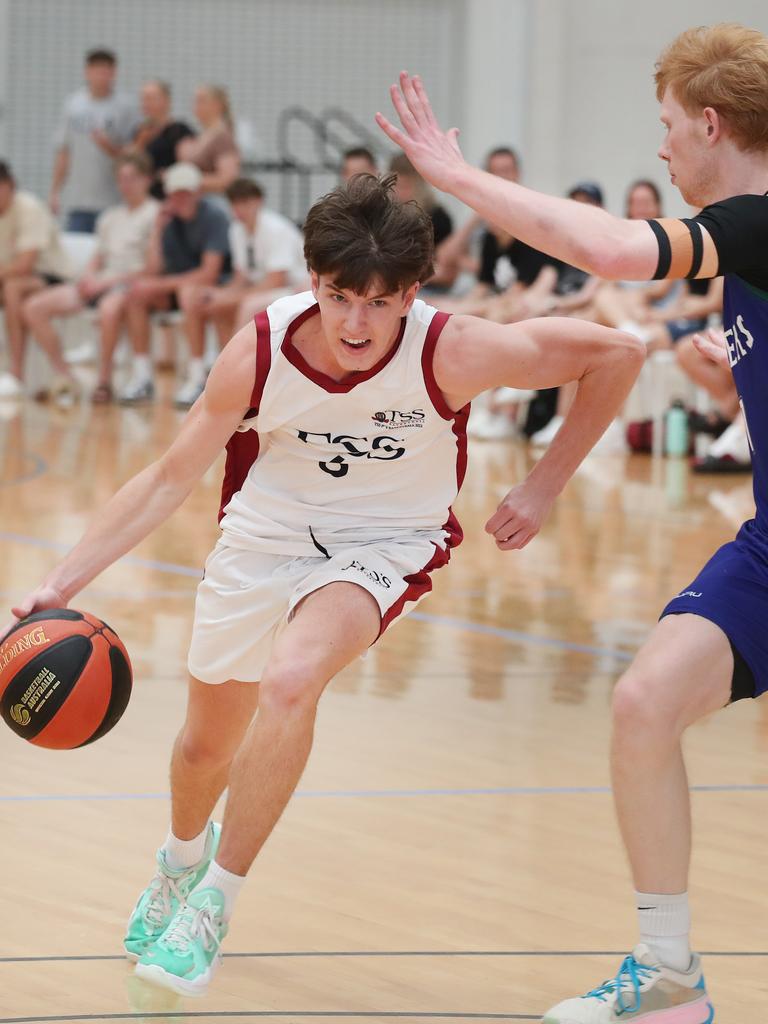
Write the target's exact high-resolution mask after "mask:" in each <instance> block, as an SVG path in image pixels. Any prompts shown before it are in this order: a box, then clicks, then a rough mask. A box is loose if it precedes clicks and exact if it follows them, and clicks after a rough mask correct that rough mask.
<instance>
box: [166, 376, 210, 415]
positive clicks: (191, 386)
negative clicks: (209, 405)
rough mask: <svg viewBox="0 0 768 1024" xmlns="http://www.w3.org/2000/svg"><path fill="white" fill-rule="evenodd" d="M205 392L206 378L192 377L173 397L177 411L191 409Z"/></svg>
mask: <svg viewBox="0 0 768 1024" xmlns="http://www.w3.org/2000/svg"><path fill="white" fill-rule="evenodd" d="M204 390H205V378H203V379H202V380H201V379H200V378H199V377H190V378H188V379H187V380H185V381H184V383H183V384H182V385H181V387H180V388H179V390H178V391H177V392H176V394H175V395H174V397H173V404H174V405H175V406H176V408H177V409H191V408H192V406H193V405H194V404H195V402H196V401H197V400H198V398H199V397H200V395H202V393H203V391H204Z"/></svg>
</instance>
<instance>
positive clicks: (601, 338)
mask: <svg viewBox="0 0 768 1024" xmlns="http://www.w3.org/2000/svg"><path fill="white" fill-rule="evenodd" d="M644 359H645V346H644V345H643V344H642V343H641V342H639V341H638V340H637V338H634V337H632V335H629V334H624V333H622V332H621V331H615V330H611V329H610V328H608V327H600V326H598V325H597V324H591V323H586V322H584V321H581V320H571V319H561V318H558V317H548V318H546V319H540V320H525V321H523V322H522V323H518V324H507V325H502V324H492V323H488V322H487V321H485V320H481V319H479V318H478V317H470V316H456V317H452V318H451V320H450V321H449V322H448V324H447V325H446V327H445V328H444V330H443V333H442V334H441V336H440V340H439V342H438V346H437V349H436V352H435V363H434V368H435V379H436V381H437V385H438V387H439V388H440V389H441V391H442V392H443V394H444V395H445V397H446V400H447V401H448V403H449V405H450V406H451V408H453V409H458V408H460V407H461V405H462V404H463V403H465V402H467V401H470V400H471V399H472V398H474V397H475V396H476V395H478V394H480V393H481V392H482V391H486V390H487V389H489V388H493V387H500V386H506V387H514V388H523V389H529V388H530V389H535V390H538V389H542V388H553V387H559V386H560V385H561V384H566V383H568V382H569V381H577V382H578V387H577V391H576V397H575V398H574V401H573V404H572V405H571V408H570V411H569V412H568V415H567V416H566V418H565V422H564V423H563V425H562V427H561V428H560V430H559V431H558V433H557V436H556V437H555V439H554V441H553V442H552V444H551V445H550V446H549V448H548V449H547V452H546V454H545V455H544V456H543V458H542V459H541V460H540V461H539V462H538V463H537V464H536V466H535V467H534V468H533V469H532V470H531V472H530V473H529V474H528V477H527V478H526V480H525V481H524V483H523V484H521V485H520V486H518V487H515V488H513V490H512V491H510V493H509V494H508V495H507V496H506V498H505V499H504V500H503V501H502V503H501V504H500V505H499V507H498V509H497V511H496V512H495V514H494V515H493V516H492V517H491V518H490V519H489V521H488V523H487V524H486V530H487V531H488V532H489V533H491V534H493V536H494V537H495V538H496V543H497V544H498V546H499V547H500V548H502V549H503V550H510V549H512V548H521V547H524V546H525V545H526V544H527V543H528V542H529V541H530V540H532V539H533V537H535V535H536V534H537V533H538V531H539V529H540V528H541V525H542V523H543V521H544V519H545V518H546V516H547V514H548V512H549V509H550V508H551V506H552V503H553V501H554V500H555V498H556V497H557V495H558V494H559V493H560V492H561V491H562V489H563V488H564V487H565V485H566V483H567V482H568V480H569V479H570V478H571V476H572V475H573V473H574V472H575V470H576V468H577V467H578V466H579V464H580V463H581V461H582V460H583V459H584V457H585V456H586V455H587V453H588V452H589V451H590V450H591V449H592V447H593V446H594V445H595V444H596V442H597V441H598V440H599V438H600V437H601V436H602V434H603V432H604V431H605V429H606V427H607V426H608V425H609V423H611V421H612V420H613V419H614V418H615V417H616V415H617V413H618V412H619V411H620V409H621V407H622V405H623V404H624V401H625V400H626V398H627V395H628V394H629V392H630V390H631V388H632V385H633V383H634V381H635V378H636V377H637V375H638V373H639V372H640V368H641V367H642V365H643V362H644Z"/></svg>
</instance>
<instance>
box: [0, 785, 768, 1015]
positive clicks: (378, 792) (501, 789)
mask: <svg viewBox="0 0 768 1024" xmlns="http://www.w3.org/2000/svg"><path fill="white" fill-rule="evenodd" d="M610 792H611V787H610V786H487V787H485V786H484V787H477V788H474V789H472V788H469V789H319V790H297V792H296V793H294V798H296V799H315V800H316V799H326V800H327V799H331V800H332V799H371V798H382V797H383V798H389V799H391V798H401V797H433V796H551V795H555V796H557V795H570V796H574V795H576V796H579V795H589V794H607V793H610ZM691 792H693V793H765V792H768V784H763V783H732V784H728V783H726V784H724V785H717V786H707V785H701V786H691ZM170 797H171V794H170V793H40V794H33V793H30V794H21V795H11V796H0V803H46V802H52V803H55V802H66V801H76V800H84V801H86V800H110V801H111V800H114V801H120V800H170ZM0 1024H2V1022H0Z"/></svg>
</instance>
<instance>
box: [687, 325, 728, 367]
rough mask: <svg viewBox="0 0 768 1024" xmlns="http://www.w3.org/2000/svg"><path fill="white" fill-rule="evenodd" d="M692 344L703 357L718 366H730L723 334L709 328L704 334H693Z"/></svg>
mask: <svg viewBox="0 0 768 1024" xmlns="http://www.w3.org/2000/svg"><path fill="white" fill-rule="evenodd" d="M693 344H694V345H695V346H696V348H697V349H698V351H699V352H701V354H702V355H703V356H706V358H707V359H709V360H710V361H711V362H713V363H717V364H718V365H719V366H726V367H728V366H730V362H729V360H728V348H727V345H726V341H725V334H724V333H723V332H722V331H720V330H717V329H716V328H714V327H710V328H709V330H708V331H706V332H705V333H704V334H694V336H693Z"/></svg>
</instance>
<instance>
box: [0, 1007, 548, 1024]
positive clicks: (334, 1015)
mask: <svg viewBox="0 0 768 1024" xmlns="http://www.w3.org/2000/svg"><path fill="white" fill-rule="evenodd" d="M223 1017H227V1018H236V1019H239V1020H248V1019H253V1018H256V1017H258V1018H265V1017H269V1018H279V1019H283V1018H285V1017H312V1018H316V1017H321V1018H324V1019H326V1020H340V1019H349V1018H350V1017H351V1018H357V1019H358V1020H363V1019H364V1020H392V1019H396V1020H541V1014H538V1013H536V1014H533V1013H448V1012H446V1013H439V1012H432V1013H430V1012H428V1011H427V1012H424V1013H419V1012H415V1013H414V1012H405V1011H403V1010H383V1011H379V1012H375V1011H373V1010H371V1011H362V1012H359V1011H357V1010H219V1011H218V1012H217V1011H215V1010H173V1011H165V1012H159V1013H158V1012H155V1013H151V1012H150V1013H81V1014H65V1015H57V1016H55V1017H0V1024H63V1022H64V1021H76V1020H95V1021H97V1020H187V1019H191V1018H195V1019H196V1020H212V1019H214V1018H216V1019H221V1018H223Z"/></svg>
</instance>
